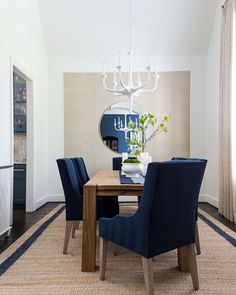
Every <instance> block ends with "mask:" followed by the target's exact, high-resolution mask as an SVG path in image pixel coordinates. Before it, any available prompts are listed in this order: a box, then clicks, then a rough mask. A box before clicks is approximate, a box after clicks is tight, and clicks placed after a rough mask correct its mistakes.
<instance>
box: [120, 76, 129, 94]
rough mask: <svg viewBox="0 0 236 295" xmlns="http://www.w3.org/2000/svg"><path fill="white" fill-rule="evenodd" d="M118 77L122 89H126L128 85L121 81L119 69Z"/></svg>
mask: <svg viewBox="0 0 236 295" xmlns="http://www.w3.org/2000/svg"><path fill="white" fill-rule="evenodd" d="M119 79H120V81H119V82H120V85H121V87H123V88H124V90H127V89H128V87H127V86H126V85H125V83H124V82H123V79H122V74H121V71H119Z"/></svg>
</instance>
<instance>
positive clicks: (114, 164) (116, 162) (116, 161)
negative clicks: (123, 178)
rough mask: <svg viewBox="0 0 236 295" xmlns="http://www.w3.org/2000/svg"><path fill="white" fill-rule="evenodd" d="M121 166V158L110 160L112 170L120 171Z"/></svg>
mask: <svg viewBox="0 0 236 295" xmlns="http://www.w3.org/2000/svg"><path fill="white" fill-rule="evenodd" d="M121 165H122V157H115V158H112V169H113V170H121Z"/></svg>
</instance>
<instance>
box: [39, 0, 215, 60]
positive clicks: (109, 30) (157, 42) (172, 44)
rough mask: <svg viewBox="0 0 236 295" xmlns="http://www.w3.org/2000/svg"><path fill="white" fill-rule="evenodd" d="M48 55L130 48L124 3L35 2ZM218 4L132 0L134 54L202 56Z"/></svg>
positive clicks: (97, 53)
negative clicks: (38, 9)
mask: <svg viewBox="0 0 236 295" xmlns="http://www.w3.org/2000/svg"><path fill="white" fill-rule="evenodd" d="M38 1H39V6H40V11H41V16H42V23H43V28H44V32H45V37H46V43H47V48H48V53H49V55H64V56H80V57H85V56H87V57H88V56H106V55H114V54H115V53H116V52H117V51H119V50H120V49H121V51H122V52H124V53H125V52H127V50H128V45H129V42H128V40H129V37H128V28H129V11H128V8H129V2H128V0H38ZM217 4H218V0H133V3H132V6H133V12H132V15H133V33H132V35H133V46H132V47H133V49H134V50H135V53H136V54H137V55H147V54H148V55H191V54H205V53H206V52H207V48H208V42H209V39H210V34H211V30H212V26H213V22H214V17H215V14H216V9H217Z"/></svg>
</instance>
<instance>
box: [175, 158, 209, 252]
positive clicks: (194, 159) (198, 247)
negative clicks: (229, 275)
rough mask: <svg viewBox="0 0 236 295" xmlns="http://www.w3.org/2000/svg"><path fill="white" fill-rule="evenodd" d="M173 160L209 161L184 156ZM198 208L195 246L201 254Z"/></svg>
mask: <svg viewBox="0 0 236 295" xmlns="http://www.w3.org/2000/svg"><path fill="white" fill-rule="evenodd" d="M171 160H172V161H189V160H190V161H204V162H206V163H207V160H205V159H198V158H183V157H173V158H172V159H171ZM197 221H198V208H197V210H196V225H195V246H196V251H197V255H200V254H201V246H200V238H199V230H198V223H197Z"/></svg>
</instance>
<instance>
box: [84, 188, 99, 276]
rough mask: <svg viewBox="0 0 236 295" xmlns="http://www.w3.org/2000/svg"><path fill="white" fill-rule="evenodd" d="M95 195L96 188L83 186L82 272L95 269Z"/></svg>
mask: <svg viewBox="0 0 236 295" xmlns="http://www.w3.org/2000/svg"><path fill="white" fill-rule="evenodd" d="M96 194H97V187H96V185H95V186H92V185H87V186H86V185H85V186H84V197H83V198H84V200H83V244H82V271H83V272H91V271H95V267H96Z"/></svg>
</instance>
